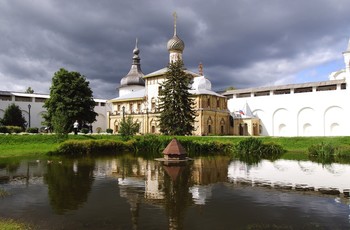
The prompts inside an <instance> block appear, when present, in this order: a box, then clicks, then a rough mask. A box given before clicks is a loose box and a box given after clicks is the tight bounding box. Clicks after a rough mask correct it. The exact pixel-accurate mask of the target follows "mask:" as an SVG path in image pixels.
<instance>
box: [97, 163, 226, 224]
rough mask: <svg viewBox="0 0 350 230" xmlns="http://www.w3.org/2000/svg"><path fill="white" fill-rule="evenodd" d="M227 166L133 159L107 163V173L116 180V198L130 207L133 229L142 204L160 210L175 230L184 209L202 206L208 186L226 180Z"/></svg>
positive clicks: (210, 189)
mask: <svg viewBox="0 0 350 230" xmlns="http://www.w3.org/2000/svg"><path fill="white" fill-rule="evenodd" d="M228 164H229V159H228V158H226V157H216V158H201V159H195V160H194V161H193V162H184V164H175V165H173V164H164V163H160V162H156V161H149V160H145V159H142V158H136V159H135V158H133V159H131V160H130V161H129V162H126V161H119V160H117V161H115V162H113V163H112V162H111V164H110V167H109V172H107V174H111V175H112V176H113V177H117V179H118V186H119V189H120V196H121V197H124V198H126V199H127V202H128V203H129V204H130V211H131V215H132V222H133V226H134V229H136V228H137V226H138V219H140V218H141V217H140V213H139V210H140V206H141V205H145V204H147V205H152V206H158V207H159V208H160V209H161V210H163V209H164V210H165V212H166V215H167V216H168V225H169V228H170V229H177V228H178V227H181V226H182V222H183V219H184V218H183V217H184V215H185V211H186V210H187V209H188V207H190V206H192V205H204V204H205V203H206V201H207V200H208V199H210V198H211V192H212V186H211V184H214V183H217V182H225V181H227V174H228V171H227V169H228ZM104 166H105V165H104ZM104 166H102V165H101V168H105V167H104ZM97 168H98V166H97ZM95 173H96V171H95ZM163 221H166V220H163Z"/></svg>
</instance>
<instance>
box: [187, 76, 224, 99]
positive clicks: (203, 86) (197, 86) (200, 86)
mask: <svg viewBox="0 0 350 230" xmlns="http://www.w3.org/2000/svg"><path fill="white" fill-rule="evenodd" d="M189 92H190V93H191V94H195V95H203V94H204V95H214V96H218V97H224V96H222V95H220V94H218V93H216V92H214V91H212V90H211V82H210V81H209V79H207V78H206V77H204V76H200V77H195V78H194V79H193V83H192V89H191V90H189Z"/></svg>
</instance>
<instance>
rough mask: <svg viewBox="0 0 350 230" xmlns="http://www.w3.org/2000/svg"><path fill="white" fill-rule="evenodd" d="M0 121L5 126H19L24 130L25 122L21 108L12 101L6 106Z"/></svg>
mask: <svg viewBox="0 0 350 230" xmlns="http://www.w3.org/2000/svg"><path fill="white" fill-rule="evenodd" d="M0 123H1V124H2V125H5V126H19V127H21V128H22V129H23V130H24V129H25V127H26V123H27V122H26V119H25V118H24V117H23V115H22V111H21V109H20V108H19V107H18V106H17V105H15V104H14V103H13V104H11V105H9V106H8V107H7V108H6V110H5V113H4V117H3V119H2V120H1V122H0Z"/></svg>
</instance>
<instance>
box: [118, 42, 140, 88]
mask: <svg viewBox="0 0 350 230" xmlns="http://www.w3.org/2000/svg"><path fill="white" fill-rule="evenodd" d="M133 53H134V56H133V58H132V60H133V63H132V65H131V68H130V71H129V73H128V74H127V75H126V76H125V77H123V78H122V79H121V81H120V88H122V87H124V86H129V85H141V86H144V85H145V81H144V80H143V76H144V74H143V73H142V70H141V64H140V57H139V53H140V50H139V48H138V47H137V40H136V45H135V48H134V50H133Z"/></svg>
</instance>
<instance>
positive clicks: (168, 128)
mask: <svg viewBox="0 0 350 230" xmlns="http://www.w3.org/2000/svg"><path fill="white" fill-rule="evenodd" d="M191 83H192V77H191V76H190V75H189V74H186V73H185V71H184V65H183V62H182V61H181V60H178V61H176V62H172V63H169V65H168V71H167V73H166V79H165V81H164V83H163V84H161V90H160V92H159V96H160V97H159V100H160V103H159V109H160V111H161V113H160V117H159V125H160V131H161V132H162V133H163V134H165V135H191V134H192V131H193V130H194V120H195V113H196V112H195V109H194V99H193V98H191V94H190V93H189V92H188V90H190V89H191Z"/></svg>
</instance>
